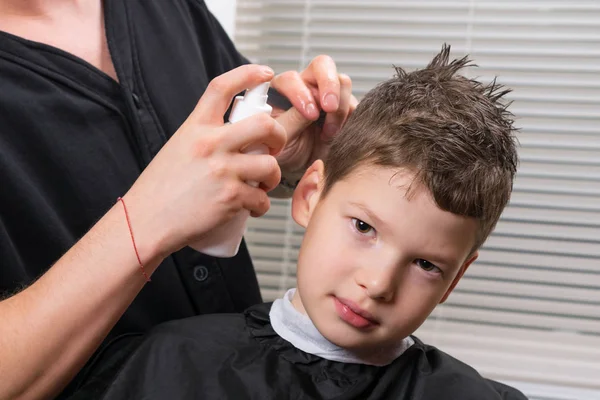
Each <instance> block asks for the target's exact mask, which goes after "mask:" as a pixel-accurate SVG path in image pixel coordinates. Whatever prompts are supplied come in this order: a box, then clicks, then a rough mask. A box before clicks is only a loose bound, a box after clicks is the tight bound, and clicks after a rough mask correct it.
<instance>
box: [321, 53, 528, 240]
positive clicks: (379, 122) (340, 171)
mask: <svg viewBox="0 0 600 400" xmlns="http://www.w3.org/2000/svg"><path fill="white" fill-rule="evenodd" d="M449 60H450V46H447V45H445V44H444V46H443V47H442V51H441V52H440V53H439V54H437V55H436V56H435V57H434V58H433V60H432V61H431V62H430V63H429V65H428V66H427V67H426V68H424V69H421V70H417V71H413V72H406V71H405V70H404V69H402V68H398V67H395V70H396V75H395V76H394V77H393V78H392V79H390V80H387V81H385V82H383V83H381V84H379V85H377V86H376V87H375V88H374V89H372V90H371V91H369V92H368V93H367V94H366V95H365V96H364V98H363V99H362V101H361V102H360V104H359V105H358V107H357V109H356V110H355V111H354V112H353V113H352V115H351V116H350V118H349V119H348V121H347V123H346V124H345V125H344V127H343V128H342V130H341V132H340V134H339V135H338V136H337V137H336V138H335V139H334V141H333V143H332V146H331V150H330V152H329V154H328V156H327V158H326V159H325V185H324V190H323V193H322V195H323V196H326V195H327V193H328V191H329V190H330V189H331V187H332V186H333V185H334V184H335V183H336V182H338V181H339V180H341V179H344V177H346V176H347V175H348V174H350V173H351V172H352V171H354V170H355V169H356V168H358V167H359V166H360V165H364V164H365V163H370V164H374V165H380V166H385V167H392V168H399V169H400V168H407V169H409V170H410V171H411V172H414V173H415V182H418V183H420V184H422V185H424V187H426V188H427V189H428V190H429V191H430V193H431V195H432V196H433V199H434V200H435V202H436V203H437V205H438V206H439V207H440V208H441V209H442V210H445V211H449V212H452V213H454V214H457V215H462V216H467V217H472V218H475V219H477V220H478V221H479V223H480V231H479V234H478V237H477V242H476V243H475V246H474V249H473V250H476V249H477V248H479V247H480V246H481V244H483V242H484V241H485V240H486V238H487V237H488V236H489V234H490V233H491V232H492V230H493V229H494V227H495V225H496V223H497V221H498V219H499V218H500V214H501V213H502V211H503V210H504V207H505V206H506V204H507V203H508V200H509V198H510V195H511V192H512V187H513V180H514V175H515V173H516V169H517V164H518V156H517V150H516V138H515V135H514V132H515V128H514V127H513V115H512V114H511V113H510V112H509V111H508V110H507V106H508V105H507V103H505V102H503V98H504V96H505V95H506V94H507V93H509V92H510V90H508V89H505V88H504V87H502V86H501V85H499V84H497V83H496V80H495V79H494V81H493V82H491V83H490V84H487V85H484V84H482V83H480V82H478V81H476V80H473V79H468V78H465V77H464V76H460V75H458V74H457V72H458V71H459V70H461V69H462V68H464V67H467V66H472V65H473V64H471V62H470V60H469V59H468V58H467V57H463V58H461V59H455V60H453V61H449Z"/></svg>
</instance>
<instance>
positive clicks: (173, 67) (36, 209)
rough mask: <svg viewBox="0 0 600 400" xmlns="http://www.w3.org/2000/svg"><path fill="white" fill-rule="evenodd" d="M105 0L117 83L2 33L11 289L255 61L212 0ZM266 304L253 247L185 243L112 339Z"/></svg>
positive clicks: (3, 263)
mask: <svg viewBox="0 0 600 400" xmlns="http://www.w3.org/2000/svg"><path fill="white" fill-rule="evenodd" d="M103 4H104V11H105V25H106V33H107V38H108V45H109V49H110V52H111V56H112V59H113V62H114V65H115V69H116V71H117V74H118V77H119V82H118V83H117V82H116V81H114V80H113V79H111V78H110V77H109V76H107V75H106V74H104V73H103V72H101V71H99V70H98V69H96V68H94V67H93V66H91V65H90V64H88V63H86V62H84V61H83V60H81V59H79V58H77V57H75V56H73V55H71V54H68V53H66V52H64V51H61V50H59V49H56V48H54V47H51V46H47V45H44V44H40V43H36V42H31V41H28V40H24V39H22V38H19V37H16V36H13V35H10V34H8V33H5V32H2V31H0V298H2V297H5V296H7V295H10V294H12V293H14V292H15V291H17V290H19V289H20V288H22V287H24V286H27V285H29V284H31V282H33V281H34V280H35V279H36V278H37V277H39V276H40V275H41V274H43V273H44V272H45V271H46V270H47V269H48V268H49V267H50V266H51V265H52V264H53V263H54V262H56V260H58V259H59V258H60V257H61V256H62V255H63V254H64V253H65V252H66V251H67V250H68V249H69V248H70V247H71V246H73V245H74V244H75V242H76V241H77V240H78V239H79V238H80V237H81V236H83V235H84V234H85V232H86V231H87V230H88V229H89V228H90V227H91V226H92V225H93V224H94V223H95V222H96V221H97V220H98V219H99V218H100V217H101V216H102V215H103V214H104V213H105V212H106V211H108V209H109V208H110V207H111V206H113V205H114V204H115V203H116V199H117V197H119V196H122V195H123V194H125V192H126V191H127V190H128V189H129V187H130V186H131V184H132V183H133V182H134V181H135V180H136V179H137V177H138V176H139V174H140V173H141V171H142V170H143V169H144V168H145V167H146V165H147V164H148V163H149V162H150V160H151V159H152V158H153V157H154V156H155V155H156V153H157V152H158V151H159V150H160V148H161V147H162V146H163V145H164V143H165V142H166V141H167V140H168V138H169V137H171V135H172V134H173V133H174V132H175V131H176V130H177V129H178V128H179V126H180V125H181V124H182V123H183V121H184V120H185V119H186V118H187V116H188V115H189V114H190V113H191V111H192V110H193V109H194V106H195V105H196V103H197V101H198V99H199V98H200V97H201V95H202V94H203V93H204V90H205V89H206V87H207V85H208V83H209V82H210V80H211V79H213V78H214V77H216V76H217V75H220V74H222V73H224V72H226V71H228V70H230V69H233V68H235V67H237V66H239V65H241V64H243V63H245V62H246V60H245V59H244V58H243V57H242V56H240V55H239V53H238V52H237V51H236V49H235V48H234V46H233V44H232V43H231V41H230V40H229V38H228V37H227V35H226V33H225V32H224V31H223V29H222V28H221V27H220V26H219V25H218V23H217V22H216V20H215V19H214V17H213V16H212V15H211V14H210V13H209V12H208V10H207V8H206V5H205V4H204V3H203V2H202V1H201V0H104V1H103ZM123 223H125V221H124V222H123ZM124 226H125V225H124ZM132 251H133V249H132ZM98 284H100V285H101V284H102V282H98ZM260 301H261V298H260V292H259V289H258V284H257V280H256V276H255V273H254V269H253V267H252V263H251V261H250V257H249V255H248V252H247V250H246V247H245V245H244V244H242V246H241V248H240V252H239V254H238V255H237V256H236V257H234V258H231V259H219V260H217V259H215V258H212V257H208V256H205V255H202V254H200V253H197V252H194V251H192V250H191V249H189V248H186V249H184V250H182V251H180V252H178V253H177V254H175V255H173V256H171V257H168V258H167V259H166V260H165V261H164V262H163V265H161V266H160V267H159V268H158V269H157V270H156V272H155V273H154V275H153V276H152V282H151V283H149V284H147V285H146V286H145V287H144V289H143V290H142V291H141V293H140V294H139V295H138V296H137V298H136V299H135V301H134V302H133V304H132V305H131V306H130V307H129V309H128V310H127V311H126V312H125V315H123V317H122V318H121V320H120V321H119V322H118V323H117V325H116V326H115V328H114V329H113V331H112V332H111V334H110V335H109V340H110V339H111V338H113V337H115V336H117V335H120V334H122V333H125V332H143V331H146V330H148V329H149V328H151V327H152V326H154V325H156V324H158V323H160V322H163V321H167V320H172V319H180V318H184V317H188V316H193V315H197V314H203V313H215V312H242V311H243V310H245V309H246V308H247V307H248V306H250V305H252V304H257V303H260ZM74 306H75V305H74ZM41 334H43V333H41Z"/></svg>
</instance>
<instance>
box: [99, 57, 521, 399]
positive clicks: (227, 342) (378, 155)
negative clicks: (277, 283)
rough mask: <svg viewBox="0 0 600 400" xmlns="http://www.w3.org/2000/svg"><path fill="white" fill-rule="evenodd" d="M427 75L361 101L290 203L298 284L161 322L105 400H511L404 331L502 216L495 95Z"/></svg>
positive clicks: (512, 165)
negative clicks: (237, 308)
mask: <svg viewBox="0 0 600 400" xmlns="http://www.w3.org/2000/svg"><path fill="white" fill-rule="evenodd" d="M449 52H450V48H449V47H447V46H444V48H443V49H442V52H441V53H440V54H438V55H437V56H436V57H435V58H434V59H433V61H432V62H431V63H430V64H429V66H428V67H427V68H425V69H423V70H420V71H415V72H412V73H406V72H405V71H403V70H402V69H400V68H397V69H396V72H397V76H396V77H394V78H393V79H390V80H388V81H386V82H383V83H382V84H380V85H378V86H377V87H376V88H374V89H373V90H371V91H370V92H369V93H368V94H367V95H366V96H365V97H364V99H363V100H362V102H361V103H360V104H359V106H358V108H357V109H356V111H355V112H354V113H353V114H352V115H351V117H350V118H349V120H348V121H347V123H346V125H345V126H344V128H343V130H342V132H341V133H340V134H339V136H338V137H337V138H336V139H335V140H334V141H333V143H332V147H331V151H330V153H329V155H328V157H327V158H326V160H325V162H323V161H321V160H318V161H316V162H315V163H314V164H313V165H312V166H311V167H310V168H309V169H308V171H306V173H305V174H304V176H303V178H302V180H301V181H300V182H299V184H298V187H297V188H296V191H295V193H294V197H293V205H292V214H293V217H294V220H295V221H296V222H297V223H299V224H300V225H302V226H303V227H305V228H306V233H305V236H304V240H303V242H302V246H301V249H300V255H299V258H298V272H297V276H298V288H297V290H290V291H289V292H288V293H287V294H286V295H285V296H284V298H283V299H279V300H277V301H275V302H274V303H273V305H272V306H271V305H270V304H262V305H259V306H255V307H251V308H250V309H248V310H247V311H246V312H245V314H244V315H210V316H201V317H194V318H191V319H187V320H181V321H175V322H171V323H167V324H164V325H163V326H161V327H158V328H157V329H155V330H154V331H153V332H152V333H151V334H150V335H149V336H147V337H146V339H145V340H144V342H143V343H142V344H141V345H140V346H139V347H138V349H137V350H136V351H135V352H134V353H133V355H132V356H131V357H130V358H129V360H128V361H127V362H126V363H125V365H124V367H123V368H122V369H121V370H120V372H119V373H118V375H117V377H116V379H115V380H114V381H113V382H112V383H111V385H110V387H109V388H108V390H107V391H106V392H105V393H104V398H106V399H136V398H139V399H141V398H144V399H162V398H172V399H188V398H189V399H192V398H202V399H288V398H290V399H292V398H293V399H299V398H310V399H314V398H319V399H321V398H327V399H333V398H335V399H361V400H364V399H423V400H429V399H432V400H433V399H461V400H465V399H477V400H486V399H524V398H525V397H524V396H523V395H522V394H521V393H519V392H518V391H516V390H514V389H512V388H509V387H506V386H504V385H501V384H499V383H496V382H493V381H490V380H487V379H484V378H482V377H481V376H480V375H479V374H478V373H477V372H476V371H475V370H473V369H472V368H470V367H469V366H467V365H465V364H463V363H461V362H460V361H458V360H456V359H454V358H452V357H450V356H449V355H447V354H445V353H443V352H441V351H439V350H437V349H435V348H433V347H430V346H427V345H424V344H423V343H422V342H421V341H419V339H417V338H416V337H413V336H411V334H412V333H413V332H414V331H415V330H416V329H417V328H418V327H419V326H420V325H421V324H422V323H423V321H424V320H425V319H426V318H427V316H428V315H429V314H430V313H431V312H432V310H433V309H434V308H435V306H436V305H437V304H439V303H442V302H444V301H445V300H446V298H447V297H448V295H449V294H450V293H451V292H452V290H453V289H454V287H455V286H456V284H457V283H458V281H459V280H460V278H461V277H462V276H463V274H464V273H465V271H466V270H467V268H468V267H469V266H470V265H471V263H473V261H475V259H476V258H477V254H478V253H477V251H478V249H479V247H480V246H481V245H482V243H483V242H484V241H485V239H486V238H487V236H488V235H489V234H490V232H491V231H492V230H493V228H494V226H495V224H496V222H497V221H498V218H499V217H500V214H501V213H502V210H503V209H504V207H505V205H506V204H507V202H508V200H509V197H510V194H511V191H512V184H513V178H514V174H515V172H516V166H517V152H516V148H515V147H516V146H515V138H514V136H513V132H514V128H513V125H512V118H511V114H510V113H509V112H508V111H506V107H505V106H504V105H502V104H501V103H500V100H501V98H502V97H503V95H504V94H506V93H507V90H502V89H501V88H500V87H499V86H497V85H495V83H492V84H491V85H489V86H483V85H481V84H480V83H478V82H475V81H472V80H469V79H467V78H464V77H461V76H458V75H456V72H457V71H458V70H459V69H461V68H462V67H464V66H466V65H467V64H468V62H469V61H468V60H467V59H466V58H463V59H460V60H454V61H452V62H449Z"/></svg>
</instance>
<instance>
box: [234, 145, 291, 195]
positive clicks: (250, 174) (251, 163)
mask: <svg viewBox="0 0 600 400" xmlns="http://www.w3.org/2000/svg"><path fill="white" fill-rule="evenodd" d="M228 162H229V163H230V167H231V170H232V171H233V172H234V173H235V174H236V175H237V176H238V177H239V178H240V180H242V181H244V182H258V183H260V187H261V188H262V189H264V190H266V191H269V190H272V189H274V188H275V187H276V186H277V185H279V182H280V181H281V169H280V168H279V164H278V163H277V160H276V159H275V157H273V156H271V155H268V154H243V153H238V154H234V155H233V156H231V158H230V159H229V160H228ZM251 186H255V185H251Z"/></svg>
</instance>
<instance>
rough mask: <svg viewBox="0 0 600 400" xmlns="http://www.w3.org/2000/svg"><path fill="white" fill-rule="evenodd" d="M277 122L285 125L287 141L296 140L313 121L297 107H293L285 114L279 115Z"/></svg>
mask: <svg viewBox="0 0 600 400" xmlns="http://www.w3.org/2000/svg"><path fill="white" fill-rule="evenodd" d="M276 119H277V122H279V123H280V124H281V126H283V128H284V129H285V132H286V134H287V136H286V138H287V143H290V141H291V140H294V139H295V138H296V137H297V136H298V135H299V134H300V133H302V132H304V130H305V129H306V128H308V127H309V126H310V124H312V123H313V121H311V120H310V119H307V118H305V117H304V115H302V114H301V113H300V111H298V109H297V108H295V107H292V108H290V109H289V110H287V111H286V112H284V113H283V114H281V115H279V116H278V117H277V118H276Z"/></svg>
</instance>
